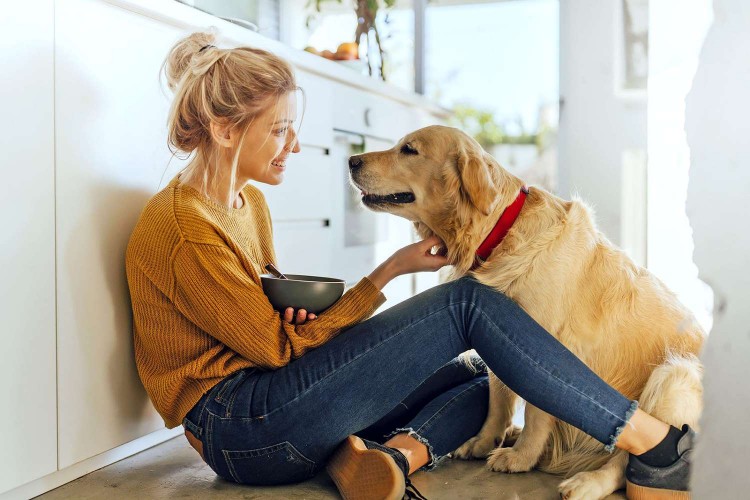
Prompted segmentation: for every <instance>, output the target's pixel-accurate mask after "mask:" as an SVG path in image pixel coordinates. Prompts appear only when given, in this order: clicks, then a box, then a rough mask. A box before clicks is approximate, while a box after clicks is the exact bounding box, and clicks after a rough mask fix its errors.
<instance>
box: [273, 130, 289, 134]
mask: <svg viewBox="0 0 750 500" xmlns="http://www.w3.org/2000/svg"><path fill="white" fill-rule="evenodd" d="M287 130H288V128H280V129H278V130H275V131H274V134H276V135H284V134H286V131H287Z"/></svg>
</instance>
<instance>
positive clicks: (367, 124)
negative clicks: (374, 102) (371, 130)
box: [365, 108, 372, 127]
mask: <svg viewBox="0 0 750 500" xmlns="http://www.w3.org/2000/svg"><path fill="white" fill-rule="evenodd" d="M370 111H372V110H371V109H370V108H366V109H365V125H366V126H368V127H369V126H370V125H372V123H370Z"/></svg>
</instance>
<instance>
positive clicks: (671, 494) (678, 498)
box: [625, 481, 691, 500]
mask: <svg viewBox="0 0 750 500" xmlns="http://www.w3.org/2000/svg"><path fill="white" fill-rule="evenodd" d="M625 496H626V497H627V498H628V500H690V499H691V496H690V492H689V491H679V490H663V489H660V488H649V487H648V486H639V485H637V484H633V483H631V482H630V481H626V486H625Z"/></svg>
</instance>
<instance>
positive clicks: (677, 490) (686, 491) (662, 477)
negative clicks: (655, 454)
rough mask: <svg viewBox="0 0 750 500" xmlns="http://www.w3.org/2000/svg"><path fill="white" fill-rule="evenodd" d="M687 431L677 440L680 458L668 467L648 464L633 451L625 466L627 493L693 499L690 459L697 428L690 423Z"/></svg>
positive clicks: (647, 499) (642, 499)
mask: <svg viewBox="0 0 750 500" xmlns="http://www.w3.org/2000/svg"><path fill="white" fill-rule="evenodd" d="M682 432H683V433H684V434H683V436H682V437H681V438H680V440H679V441H678V442H677V454H678V455H679V456H680V458H678V459H677V461H676V462H675V463H673V464H672V465H668V466H666V467H653V466H651V465H647V464H645V463H643V462H641V461H640V460H638V457H637V456H635V455H630V460H629V461H628V468H627V469H626V470H625V479H626V484H627V489H626V494H627V497H628V499H630V500H657V499H658V500H661V499H679V500H689V499H690V488H689V485H688V482H689V481H690V461H691V455H692V453H693V440H694V439H695V431H693V429H691V428H690V427H689V426H688V425H687V424H686V425H683V426H682Z"/></svg>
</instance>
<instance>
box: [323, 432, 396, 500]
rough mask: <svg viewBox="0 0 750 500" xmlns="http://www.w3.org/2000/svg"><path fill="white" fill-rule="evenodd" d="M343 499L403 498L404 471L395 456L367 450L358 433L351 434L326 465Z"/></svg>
mask: <svg viewBox="0 0 750 500" xmlns="http://www.w3.org/2000/svg"><path fill="white" fill-rule="evenodd" d="M326 470H327V471H328V475H329V476H331V479H333V482H334V483H336V487H337V488H338V489H339V493H341V496H342V497H344V500H401V499H402V498H403V496H404V490H405V489H406V481H405V479H404V473H403V472H402V471H401V469H399V467H398V465H396V461H395V460H393V458H392V457H390V456H389V455H387V454H386V453H383V452H382V451H379V450H368V449H367V447H366V446H365V443H364V442H363V441H362V440H361V439H360V438H358V437H357V436H349V437H348V438H346V441H344V442H343V443H342V444H341V446H339V448H338V449H337V450H336V451H335V452H334V454H333V457H332V458H331V460H330V461H329V462H328V465H327V466H326Z"/></svg>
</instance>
